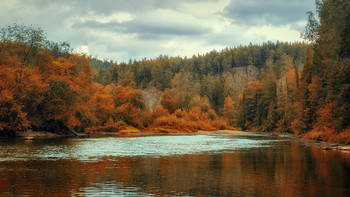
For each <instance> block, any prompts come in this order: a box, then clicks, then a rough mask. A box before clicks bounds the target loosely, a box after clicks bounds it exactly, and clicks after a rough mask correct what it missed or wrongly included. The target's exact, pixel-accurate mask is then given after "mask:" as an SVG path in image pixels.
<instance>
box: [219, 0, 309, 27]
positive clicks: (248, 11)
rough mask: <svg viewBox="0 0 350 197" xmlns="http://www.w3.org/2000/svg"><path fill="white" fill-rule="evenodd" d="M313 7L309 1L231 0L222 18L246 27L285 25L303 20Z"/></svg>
mask: <svg viewBox="0 0 350 197" xmlns="http://www.w3.org/2000/svg"><path fill="white" fill-rule="evenodd" d="M313 6H314V2H313V1H311V0H292V1H291V0H264V1H262V0H232V1H231V2H230V4H229V5H228V6H227V7H226V8H225V9H224V16H226V17H229V18H231V19H233V20H234V23H236V24H239V25H246V26H255V25H260V26H261V25H277V26H280V25H287V24H292V23H297V22H298V21H301V20H305V18H306V12H307V11H310V10H311V9H312V8H313Z"/></svg>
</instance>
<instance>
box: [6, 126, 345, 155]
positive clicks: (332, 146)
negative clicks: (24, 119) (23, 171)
mask: <svg viewBox="0 0 350 197" xmlns="http://www.w3.org/2000/svg"><path fill="white" fill-rule="evenodd" d="M249 133H255V132H249V131H240V130H217V131H203V130H199V131H197V132H190V133H189V132H182V133H181V132H178V133H164V132H158V133H157V132H138V133H133V132H131V133H125V132H91V133H84V134H80V135H79V136H78V137H86V136H92V137H93V136H94V135H101V136H120V137H140V136H153V135H154V136H157V135H174V134H177V135H181V134H192V135H193V134H195V135H213V134H249ZM266 134H267V135H268V134H270V135H271V136H273V137H276V138H279V137H282V136H281V135H283V133H266ZM65 137H75V136H72V135H59V134H54V133H50V132H45V131H31V132H26V133H24V132H19V133H17V136H16V137H15V138H6V137H0V139H24V140H36V139H52V138H65ZM290 138H292V139H295V140H296V141H299V142H301V143H305V144H307V145H309V146H313V147H316V148H319V149H322V150H325V151H328V150H339V151H347V152H350V144H341V143H331V142H325V141H319V140H314V139H305V138H302V137H301V136H294V135H290Z"/></svg>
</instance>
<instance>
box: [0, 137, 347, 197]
mask: <svg viewBox="0 0 350 197" xmlns="http://www.w3.org/2000/svg"><path fill="white" fill-rule="evenodd" d="M165 195H167V196H293V197H294V196H350V153H349V152H341V151H336V150H330V151H324V150H321V149H318V148H315V147H313V146H311V145H309V144H308V143H306V142H301V141H299V140H295V139H293V138H290V137H289V136H282V137H279V138H276V137H272V136H270V135H268V134H263V133H247V134H212V135H200V134H194V135H189V134H187V135H186V134H182V135H158V136H129V137H125V136H91V137H85V138H59V139H41V140H23V139H13V140H8V139H0V196H165Z"/></svg>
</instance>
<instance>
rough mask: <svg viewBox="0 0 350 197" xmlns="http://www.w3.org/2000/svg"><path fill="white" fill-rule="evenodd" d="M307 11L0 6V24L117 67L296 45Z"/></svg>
mask: <svg viewBox="0 0 350 197" xmlns="http://www.w3.org/2000/svg"><path fill="white" fill-rule="evenodd" d="M314 7H315V6H314V0H0V26H1V27H5V26H7V25H11V24H13V23H14V22H16V23H18V24H24V25H33V26H37V27H40V28H41V29H43V30H44V31H45V32H46V33H47V37H48V39H49V40H52V41H56V42H59V41H68V42H69V43H70V44H71V46H72V47H73V48H74V49H75V50H76V51H79V52H84V53H88V54H89V55H92V56H97V57H99V58H101V59H111V60H113V61H118V62H122V61H128V60H129V59H130V58H131V59H137V60H140V59H142V58H148V59H152V58H156V57H158V56H159V55H160V54H163V55H169V56H181V57H184V56H187V57H191V56H192V55H193V54H204V53H206V52H210V51H211V50H213V49H216V50H218V51H219V50H221V49H223V48H225V47H235V46H239V45H247V44H249V43H250V42H251V43H253V44H260V43H263V42H267V41H269V40H270V41H276V40H279V41H301V38H300V32H301V31H302V30H303V29H304V26H305V25H306V18H307V17H306V12H307V11H310V10H314Z"/></svg>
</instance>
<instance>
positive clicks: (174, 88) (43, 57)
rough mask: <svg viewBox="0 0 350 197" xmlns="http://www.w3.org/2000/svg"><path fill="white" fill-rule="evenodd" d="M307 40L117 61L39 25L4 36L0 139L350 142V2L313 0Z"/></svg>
mask: <svg viewBox="0 0 350 197" xmlns="http://www.w3.org/2000/svg"><path fill="white" fill-rule="evenodd" d="M316 8H317V12H316V13H312V12H309V13H308V24H307V26H306V27H305V31H304V32H302V33H301V36H302V37H303V38H304V39H305V41H304V42H294V43H287V42H270V41H267V42H266V43H264V44H259V45H257V44H250V45H247V46H237V47H231V48H225V49H222V50H221V51H215V50H213V51H211V52H208V53H206V54H203V55H199V54H198V55H193V56H192V57H168V56H166V55H160V56H159V57H157V58H155V59H142V60H132V59H130V60H129V62H114V61H110V60H101V59H99V58H97V57H92V56H87V55H83V54H77V53H74V52H73V49H72V48H71V47H70V45H69V43H68V42H54V41H50V40H48V39H47V38H46V34H45V32H44V31H43V30H42V29H40V28H37V27H33V26H27V25H18V24H13V25H9V26H7V27H3V28H2V30H1V33H0V36H1V38H0V39H1V41H0V135H1V136H6V137H15V136H16V135H18V134H19V133H21V132H33V131H48V132H51V133H55V134H60V135H67V134H74V135H77V134H79V133H89V132H99V131H103V132H121V133H130V132H166V133H177V132H196V131H198V130H204V131H216V130H224V129H230V130H232V129H237V130H246V131H264V132H287V133H293V134H295V135H298V136H303V137H305V138H309V139H317V140H323V141H329V142H341V143H349V142H350V3H349V1H339V0H325V1H316Z"/></svg>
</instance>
